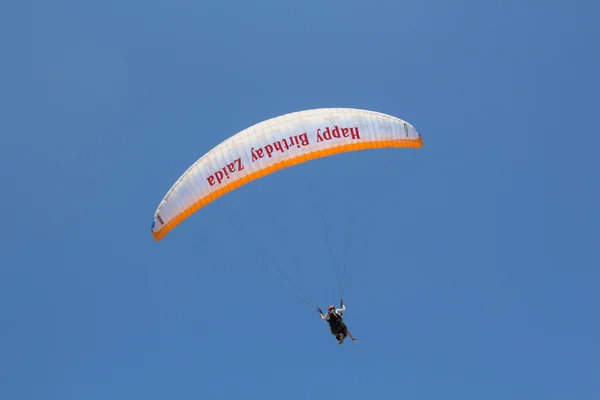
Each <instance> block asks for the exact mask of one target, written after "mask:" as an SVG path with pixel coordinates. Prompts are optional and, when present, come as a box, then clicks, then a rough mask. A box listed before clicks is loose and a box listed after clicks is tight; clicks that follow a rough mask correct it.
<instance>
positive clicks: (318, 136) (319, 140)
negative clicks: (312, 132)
mask: <svg viewBox="0 0 600 400" xmlns="http://www.w3.org/2000/svg"><path fill="white" fill-rule="evenodd" d="M322 141H323V137H322V136H321V128H319V129H317V143H319V142H322Z"/></svg>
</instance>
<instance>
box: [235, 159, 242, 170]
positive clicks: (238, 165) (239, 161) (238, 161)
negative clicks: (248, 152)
mask: <svg viewBox="0 0 600 400" xmlns="http://www.w3.org/2000/svg"><path fill="white" fill-rule="evenodd" d="M235 162H236V163H237V170H238V171H241V170H243V169H244V165H243V164H242V159H241V157H240V158H238V159H237V160H235Z"/></svg>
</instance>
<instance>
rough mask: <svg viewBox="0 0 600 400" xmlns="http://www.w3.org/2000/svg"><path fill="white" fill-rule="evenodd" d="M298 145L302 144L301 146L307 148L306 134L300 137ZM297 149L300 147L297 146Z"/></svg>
mask: <svg viewBox="0 0 600 400" xmlns="http://www.w3.org/2000/svg"><path fill="white" fill-rule="evenodd" d="M300 144H302V146H308V144H309V143H308V135H307V134H306V132H305V133H303V134H302V135H300ZM298 148H300V145H298Z"/></svg>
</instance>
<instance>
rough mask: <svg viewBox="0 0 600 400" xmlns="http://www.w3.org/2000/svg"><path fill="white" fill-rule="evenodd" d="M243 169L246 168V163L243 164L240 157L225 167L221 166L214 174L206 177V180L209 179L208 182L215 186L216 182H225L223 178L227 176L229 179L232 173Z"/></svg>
mask: <svg viewBox="0 0 600 400" xmlns="http://www.w3.org/2000/svg"><path fill="white" fill-rule="evenodd" d="M243 169H244V165H243V164H242V159H241V158H238V159H237V160H234V161H233V162H230V163H229V164H227V165H225V166H224V167H223V168H221V169H220V170H219V171H217V172H215V173H214V174H212V175H211V176H209V177H208V178H206V180H207V181H208V184H209V185H210V186H213V185H215V184H216V183H221V182H223V179H224V178H225V177H227V179H231V175H230V174H233V173H235V172H237V171H241V170H243Z"/></svg>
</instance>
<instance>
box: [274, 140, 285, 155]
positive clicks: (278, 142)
mask: <svg viewBox="0 0 600 400" xmlns="http://www.w3.org/2000/svg"><path fill="white" fill-rule="evenodd" d="M284 140H285V139H284ZM273 146H275V150H279V152H280V153H283V147H281V142H280V141H279V140H278V141H276V142H275V143H273Z"/></svg>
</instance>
